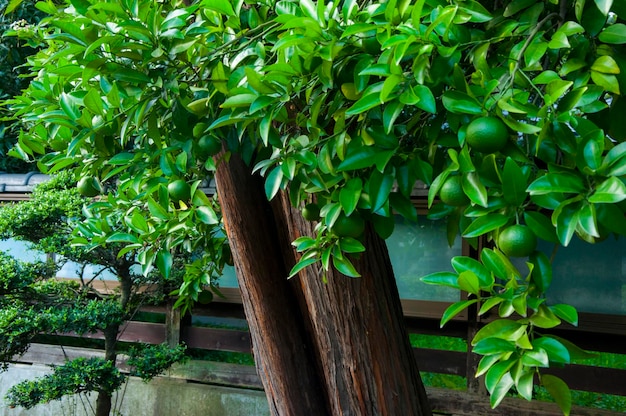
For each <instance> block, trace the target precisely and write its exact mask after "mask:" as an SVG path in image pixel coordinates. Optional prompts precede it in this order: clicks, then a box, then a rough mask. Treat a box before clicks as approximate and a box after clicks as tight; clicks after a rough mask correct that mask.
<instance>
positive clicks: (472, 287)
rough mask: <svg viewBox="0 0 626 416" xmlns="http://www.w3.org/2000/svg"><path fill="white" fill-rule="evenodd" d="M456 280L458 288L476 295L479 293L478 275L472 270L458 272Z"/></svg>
mask: <svg viewBox="0 0 626 416" xmlns="http://www.w3.org/2000/svg"><path fill="white" fill-rule="evenodd" d="M457 282H458V284H459V288H461V290H464V291H466V292H467V293H471V294H473V295H478V294H479V293H480V282H479V281H478V276H476V274H474V272H472V271H469V270H466V271H464V272H461V273H459V277H458V278H457Z"/></svg>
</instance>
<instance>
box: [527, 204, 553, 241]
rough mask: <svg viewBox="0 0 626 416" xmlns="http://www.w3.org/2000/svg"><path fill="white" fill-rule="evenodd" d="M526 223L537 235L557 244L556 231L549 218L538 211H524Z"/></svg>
mask: <svg viewBox="0 0 626 416" xmlns="http://www.w3.org/2000/svg"><path fill="white" fill-rule="evenodd" d="M524 222H525V223H526V225H527V226H528V227H530V229H531V230H532V231H533V233H535V235H536V236H537V237H539V238H541V239H543V240H546V241H548V242H550V243H555V244H557V243H558V242H559V239H558V237H557V235H556V229H555V228H554V226H553V225H552V222H551V221H550V219H549V218H548V217H546V216H545V215H543V214H542V213H541V212H537V211H524Z"/></svg>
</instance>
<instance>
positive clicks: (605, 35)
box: [598, 23, 626, 45]
mask: <svg viewBox="0 0 626 416" xmlns="http://www.w3.org/2000/svg"><path fill="white" fill-rule="evenodd" d="M598 39H599V40H600V41H601V42H604V43H611V44H616V45H621V44H624V43H626V25H625V24H624V23H616V24H614V25H611V26H608V27H607V28H606V29H604V30H603V31H602V32H600V34H599V35H598Z"/></svg>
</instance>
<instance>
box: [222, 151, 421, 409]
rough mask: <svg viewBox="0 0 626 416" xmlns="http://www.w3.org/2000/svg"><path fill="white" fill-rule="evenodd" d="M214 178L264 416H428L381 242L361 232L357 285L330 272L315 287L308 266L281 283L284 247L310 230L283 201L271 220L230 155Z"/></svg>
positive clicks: (257, 188)
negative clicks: (267, 414) (268, 414)
mask: <svg viewBox="0 0 626 416" xmlns="http://www.w3.org/2000/svg"><path fill="white" fill-rule="evenodd" d="M215 179H216V183H217V189H218V195H219V197H220V203H221V206H222V212H223V216H224V221H225V223H226V230H227V233H228V236H229V241H230V243H231V245H232V249H233V253H234V260H235V266H236V268H237V275H238V281H239V285H240V288H241V291H242V298H243V303H244V308H245V311H246V316H247V318H248V320H249V323H250V332H251V334H252V340H253V347H254V353H255V359H256V360H257V368H258V371H259V374H260V376H261V379H262V381H263V385H264V386H265V389H266V394H267V397H268V400H269V402H270V408H271V410H272V412H273V413H274V414H279V415H322V414H332V415H391V416H395V415H402V416H411V415H430V414H431V410H430V407H429V405H428V400H427V397H426V394H425V391H424V387H423V385H422V383H421V379H420V376H419V372H418V370H417V365H416V363H415V360H414V356H413V352H412V349H411V346H410V344H409V340H408V335H407V333H406V330H405V328H404V319H403V315H402V310H401V306H400V299H399V296H398V291H397V288H396V284H395V280H394V277H393V271H392V269H391V263H390V261H389V255H388V253H387V249H386V246H385V243H384V241H382V240H381V239H380V238H378V237H377V236H376V235H375V233H374V232H373V230H371V229H368V231H367V233H366V236H365V238H364V244H365V246H366V248H367V253H366V254H365V255H363V256H362V257H361V258H360V259H359V260H358V261H356V262H355V265H356V267H357V268H358V270H359V271H360V272H361V274H362V277H361V278H358V279H351V278H348V277H346V276H343V275H340V274H339V273H336V272H331V273H329V275H328V283H323V281H322V279H321V277H320V276H319V275H318V273H317V272H316V269H315V268H314V267H310V268H307V269H306V271H305V272H303V273H301V275H300V276H298V277H294V278H293V279H291V280H289V281H288V280H287V275H288V270H289V268H290V267H291V266H292V265H293V263H294V252H293V250H292V248H291V245H290V242H291V241H292V240H293V239H295V238H297V237H299V236H301V235H304V234H307V235H311V234H312V231H313V229H312V227H313V224H311V223H309V222H306V221H304V220H303V219H302V217H301V216H300V214H299V212H298V211H293V210H291V207H290V206H289V203H288V198H287V197H286V196H285V195H283V196H282V197H281V201H276V203H274V214H272V212H271V210H270V208H269V204H268V203H267V201H266V199H265V195H264V192H263V186H262V182H261V181H259V180H258V179H257V178H255V177H252V176H251V175H250V174H249V168H248V167H246V166H245V165H244V164H243V162H241V160H240V159H238V158H237V156H235V155H233V157H232V159H231V160H230V162H228V163H226V162H224V163H222V164H220V165H219V167H218V171H217V174H216V175H215ZM275 218H277V219H278V220H277V221H276V220H275ZM307 332H308V334H307ZM309 354H314V355H313V356H311V355H309ZM311 357H312V358H311ZM320 384H321V386H322V393H320V388H319V386H320Z"/></svg>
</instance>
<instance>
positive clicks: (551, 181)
mask: <svg viewBox="0 0 626 416" xmlns="http://www.w3.org/2000/svg"><path fill="white" fill-rule="evenodd" d="M527 190H528V192H529V193H530V194H531V195H545V194H550V193H553V192H562V193H576V194H578V193H583V192H585V184H584V182H583V180H582V179H581V177H580V176H578V175H575V174H570V173H553V172H549V173H546V174H545V175H543V176H541V177H539V178H537V179H535V181H534V182H533V183H531V184H530V186H528V189H527Z"/></svg>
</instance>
